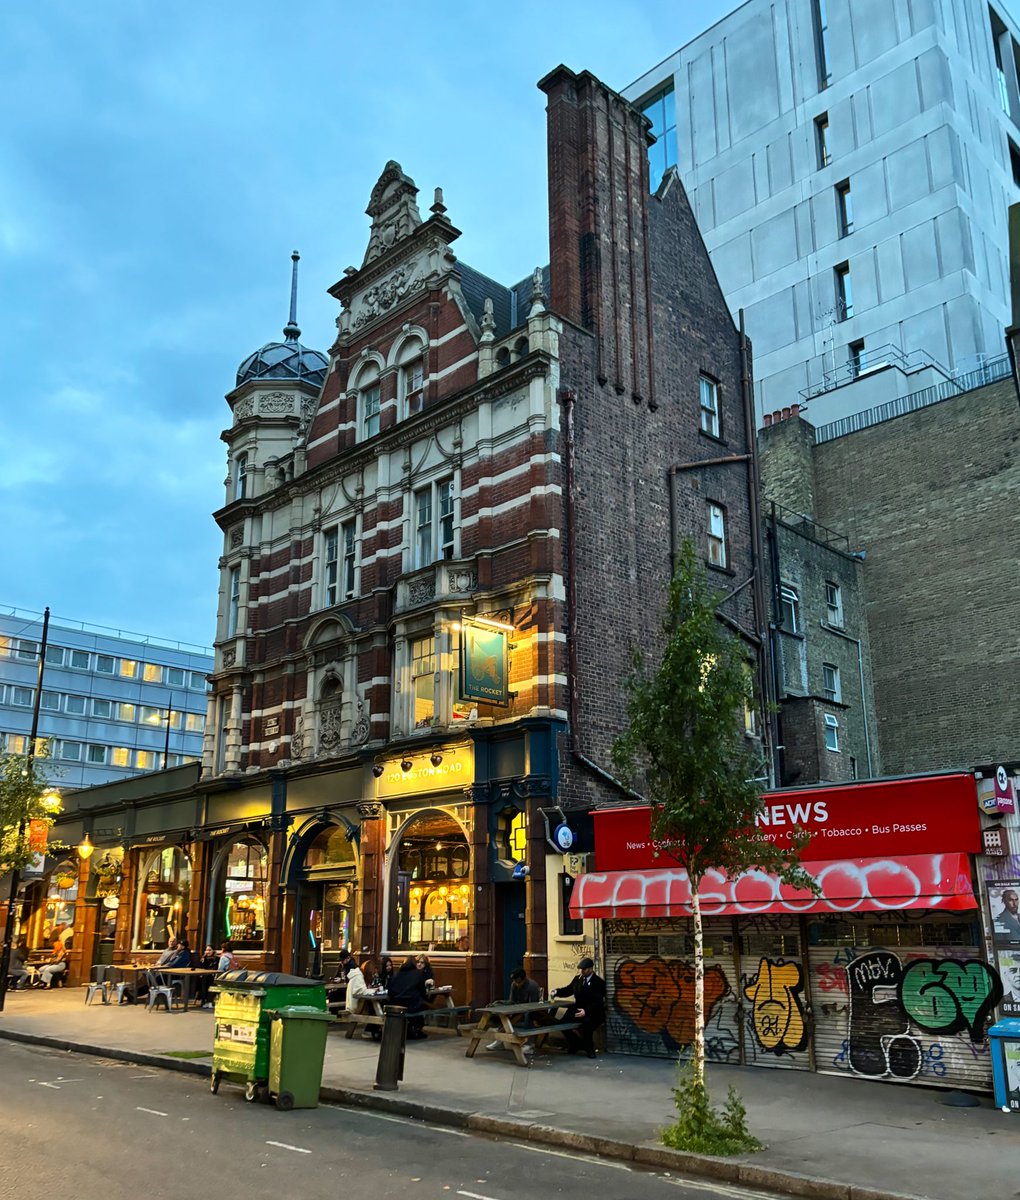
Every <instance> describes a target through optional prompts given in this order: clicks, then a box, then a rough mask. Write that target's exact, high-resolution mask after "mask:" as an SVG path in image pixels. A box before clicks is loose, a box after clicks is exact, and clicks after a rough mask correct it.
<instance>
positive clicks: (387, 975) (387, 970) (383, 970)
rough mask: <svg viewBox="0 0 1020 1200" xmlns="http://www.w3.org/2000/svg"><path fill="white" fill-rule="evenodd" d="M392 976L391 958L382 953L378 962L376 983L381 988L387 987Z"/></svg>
mask: <svg viewBox="0 0 1020 1200" xmlns="http://www.w3.org/2000/svg"><path fill="white" fill-rule="evenodd" d="M392 978H393V959H392V958H390V956H389V955H388V954H384V955H383V956H382V959H381V960H380V962H379V974H378V975H377V976H376V983H377V984H378V985H379V987H381V988H388V987H389V986H390V980H391V979H392Z"/></svg>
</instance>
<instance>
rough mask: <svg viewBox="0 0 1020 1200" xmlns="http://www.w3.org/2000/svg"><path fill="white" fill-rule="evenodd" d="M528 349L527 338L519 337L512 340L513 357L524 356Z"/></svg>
mask: <svg viewBox="0 0 1020 1200" xmlns="http://www.w3.org/2000/svg"><path fill="white" fill-rule="evenodd" d="M528 349H529V347H528V339H527V338H526V337H519V338H518V339H517V341H516V342H514V358H526V357H527V354H528Z"/></svg>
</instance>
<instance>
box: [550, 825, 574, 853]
mask: <svg viewBox="0 0 1020 1200" xmlns="http://www.w3.org/2000/svg"><path fill="white" fill-rule="evenodd" d="M553 837H554V838H555V840H556V845H557V846H559V848H560V849H561V850H564V851H566V850H569V849H570V848H571V846H573V844H574V831H573V830H572V829H571V828H570V826H569V825H565V824H564V825H557V826H556V828H555V829H554V830H553Z"/></svg>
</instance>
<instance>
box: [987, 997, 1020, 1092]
mask: <svg viewBox="0 0 1020 1200" xmlns="http://www.w3.org/2000/svg"><path fill="white" fill-rule="evenodd" d="M988 1044H989V1046H990V1047H991V1051H992V1087H993V1088H994V1090H995V1104H996V1107H997V1108H1001V1109H1002V1111H1003V1112H1015V1113H1020V1018H1017V1017H1007V1018H1006V1020H1004V1021H996V1022H995V1024H994V1025H993V1026H992V1027H991V1029H989V1030H988Z"/></svg>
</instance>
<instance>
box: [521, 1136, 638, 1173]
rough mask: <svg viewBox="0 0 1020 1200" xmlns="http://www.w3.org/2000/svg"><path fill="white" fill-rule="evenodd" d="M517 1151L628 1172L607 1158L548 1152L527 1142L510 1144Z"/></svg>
mask: <svg viewBox="0 0 1020 1200" xmlns="http://www.w3.org/2000/svg"><path fill="white" fill-rule="evenodd" d="M511 1145H513V1146H516V1147H517V1149H518V1150H534V1152H535V1153H536V1154H552V1155H553V1156H554V1157H555V1158H572V1159H574V1160H575V1161H576V1162H586V1163H591V1164H592V1165H593V1166H596V1167H613V1168H614V1169H615V1170H617V1171H629V1170H630V1167H628V1166H627V1164H626V1163H618V1162H610V1160H609V1159H608V1158H596V1157H595V1155H593V1154H568V1153H567V1152H566V1151H565V1150H550V1149H549V1148H548V1146H531V1145H529V1144H528V1143H527V1142H512V1143H511Z"/></svg>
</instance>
